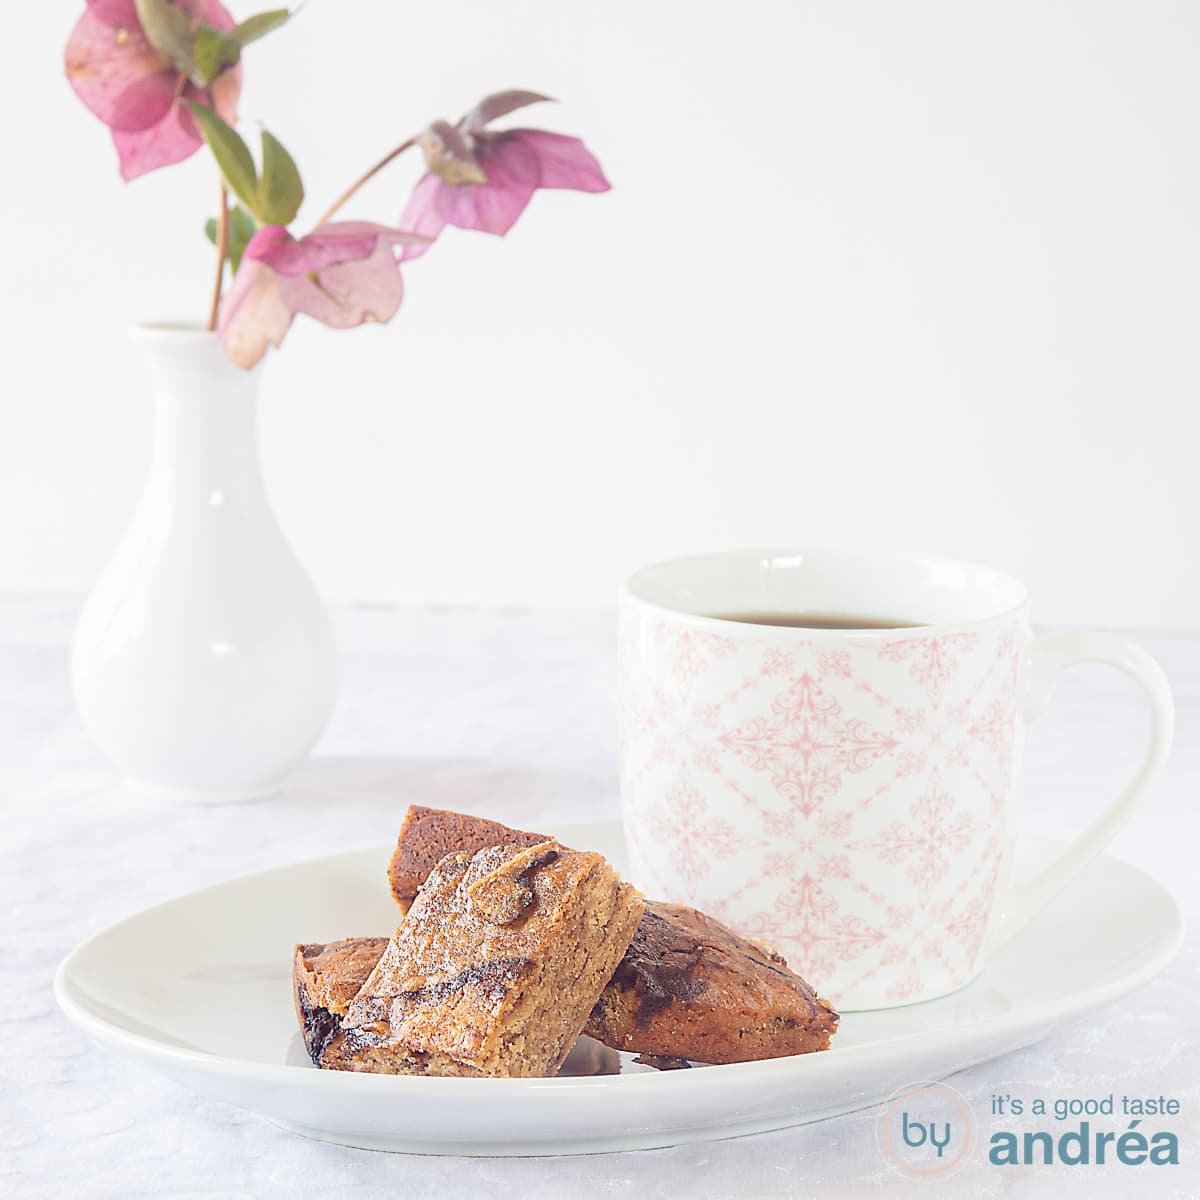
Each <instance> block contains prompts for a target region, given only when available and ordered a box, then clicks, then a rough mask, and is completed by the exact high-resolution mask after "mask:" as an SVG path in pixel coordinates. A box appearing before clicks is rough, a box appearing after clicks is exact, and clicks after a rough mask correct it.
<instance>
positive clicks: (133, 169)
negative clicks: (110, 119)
mask: <svg viewBox="0 0 1200 1200" xmlns="http://www.w3.org/2000/svg"><path fill="white" fill-rule="evenodd" d="M185 121H186V122H187V124H186V125H185V123H184V122H185ZM113 145H115V146H116V148H117V156H118V158H119V159H120V160H121V178H122V179H126V180H129V179H137V177H138V176H139V175H145V174H146V173H147V172H148V171H153V170H156V169H157V168H158V167H169V166H170V165H171V164H172V163H177V162H182V161H183V160H184V159H185V158H188V157H189V156H190V155H192V154H194V153H195V152H196V151H197V150H199V149H200V145H201V142H200V140H199V138H197V137H196V136H195V134H194V126H193V125H192V122H191V113H189V112H187V110H186V109H183V110H181V109H180V106H179V105H174V106H173V107H172V108H171V111H170V112H169V113H167V115H166V117H165V118H164V119H163V120H161V121H159V123H158V124H157V125H154V126H151V128H149V129H144V130H139V131H137V132H134V133H128V132H124V131H121V130H114V131H113Z"/></svg>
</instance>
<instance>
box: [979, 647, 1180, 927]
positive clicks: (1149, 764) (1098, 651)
mask: <svg viewBox="0 0 1200 1200" xmlns="http://www.w3.org/2000/svg"><path fill="white" fill-rule="evenodd" d="M1083 662H1099V663H1107V664H1108V665H1109V666H1110V667H1116V668H1117V669H1118V670H1120V671H1124V672H1125V674H1126V675H1128V676H1129V677H1130V678H1131V679H1133V680H1135V681H1136V682H1137V683H1140V684H1141V685H1142V688H1143V689H1144V691H1145V693H1146V696H1147V697H1148V699H1149V701H1150V739H1149V742H1148V744H1147V746H1146V754H1145V757H1144V758H1143V759H1142V765H1141V766H1140V767H1139V768H1138V771H1137V774H1135V775H1134V777H1133V779H1132V780H1131V781H1130V782H1129V784H1128V785H1127V786H1126V788H1125V790H1124V791H1123V792H1122V793H1121V794H1120V795H1119V796H1118V797H1117V799H1116V800H1115V801H1114V802H1113V803H1112V804H1111V805H1109V807H1108V808H1107V809H1105V810H1104V812H1103V813H1102V814H1101V815H1100V817H1099V819H1098V820H1096V821H1095V823H1094V824H1092V826H1091V827H1090V828H1089V829H1087V830H1086V831H1085V832H1084V833H1083V835H1082V836H1081V837H1079V838H1078V839H1077V840H1076V841H1074V842H1073V843H1072V844H1071V846H1070V847H1069V848H1068V849H1067V850H1066V851H1064V852H1063V854H1062V855H1060V856H1059V858H1058V859H1057V860H1056V861H1055V862H1053V863H1051V864H1050V866H1048V867H1046V868H1045V870H1043V871H1042V872H1041V873H1040V874H1038V875H1035V876H1034V877H1033V878H1032V879H1030V880H1028V881H1027V882H1024V883H1021V884H1018V885H1016V886H1015V887H1013V888H1012V889H1011V890H1010V892H1009V895H1008V898H1007V900H1006V902H1005V904H1004V906H1003V908H1002V910H1001V914H1000V920H999V922H998V925H997V928H996V934H995V940H994V941H993V949H995V948H997V947H999V946H1002V945H1003V944H1004V943H1005V942H1007V941H1008V940H1009V938H1011V937H1013V936H1014V934H1016V933H1018V932H1019V931H1020V930H1021V928H1022V927H1023V926H1024V925H1025V924H1026V923H1027V922H1028V921H1029V920H1030V918H1032V917H1033V916H1034V915H1035V914H1036V913H1037V912H1039V911H1040V910H1041V909H1042V908H1044V907H1045V906H1046V904H1048V903H1049V902H1050V900H1051V899H1052V898H1053V897H1054V895H1055V894H1056V893H1057V892H1058V891H1059V889H1060V888H1062V887H1063V885H1064V884H1066V883H1067V882H1068V880H1070V878H1071V877H1072V876H1073V875H1074V874H1075V873H1076V872H1077V871H1078V870H1079V869H1080V868H1081V867H1082V866H1083V865H1084V864H1085V863H1086V862H1087V861H1088V860H1089V859H1091V858H1094V857H1095V856H1096V855H1097V854H1099V853H1100V852H1101V851H1102V850H1103V849H1104V847H1105V846H1107V845H1108V843H1109V842H1110V841H1112V839H1113V837H1114V835H1115V834H1116V832H1117V830H1118V829H1120V828H1121V826H1122V825H1124V824H1125V822H1126V821H1127V820H1128V819H1129V816H1130V814H1131V813H1132V812H1133V810H1134V809H1135V808H1136V807H1137V806H1138V805H1139V804H1140V803H1141V802H1142V800H1143V798H1144V797H1145V795H1146V792H1147V791H1148V790H1149V787H1150V785H1151V783H1153V782H1154V779H1155V777H1156V776H1157V775H1158V773H1159V771H1161V770H1162V767H1163V763H1164V762H1165V761H1166V758H1167V751H1168V750H1169V749H1170V746H1171V734H1172V732H1173V731H1174V728H1175V704H1174V702H1173V701H1172V699H1171V688H1170V685H1169V684H1168V683H1167V677H1166V675H1165V674H1164V673H1163V669H1162V668H1161V667H1160V666H1159V665H1158V663H1156V662H1155V661H1154V659H1152V658H1151V657H1150V655H1149V654H1147V653H1146V652H1145V650H1143V649H1141V647H1139V646H1135V645H1133V644H1132V643H1131V642H1127V641H1125V640H1124V639H1123V638H1118V637H1113V636H1112V635H1111V634H1108V633H1070V634H1065V635H1062V636H1058V637H1039V638H1035V639H1034V642H1033V646H1032V650H1031V653H1030V660H1029V663H1028V664H1027V665H1028V668H1029V670H1028V673H1027V676H1026V678H1027V680H1028V683H1027V685H1026V687H1025V689H1024V693H1023V697H1022V705H1021V709H1022V712H1021V715H1022V716H1023V717H1024V719H1025V720H1026V721H1033V720H1036V719H1037V718H1038V717H1040V716H1041V715H1042V713H1044V712H1045V710H1046V705H1047V701H1048V700H1049V698H1050V691H1051V688H1052V686H1053V681H1054V676H1055V675H1056V674H1057V673H1058V672H1059V671H1061V670H1063V669H1064V668H1066V667H1070V666H1074V665H1075V664H1076V663H1083Z"/></svg>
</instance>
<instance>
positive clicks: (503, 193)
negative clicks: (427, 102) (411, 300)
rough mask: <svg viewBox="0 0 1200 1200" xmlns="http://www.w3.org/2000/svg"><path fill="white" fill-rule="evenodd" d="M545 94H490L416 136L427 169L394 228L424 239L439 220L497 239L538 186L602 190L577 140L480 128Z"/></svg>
mask: <svg viewBox="0 0 1200 1200" xmlns="http://www.w3.org/2000/svg"><path fill="white" fill-rule="evenodd" d="M546 99H548V97H546V96H540V95H538V94H537V93H536V92H519V91H511V92H497V93H496V94H495V95H492V96H488V97H487V98H486V99H484V100H481V101H480V102H479V104H477V105H476V106H475V108H473V109H472V110H471V111H470V112H469V113H467V115H466V116H465V117H463V118H462V119H461V120H460V121H459V122H458V124H457V125H451V124H449V122H446V121H435V122H434V123H433V124H432V125H431V126H430V127H429V128H428V129H427V130H426V131H425V133H424V134H423V135H422V136H421V139H420V144H421V148H422V149H423V150H424V151H425V161H426V165H427V166H428V168H429V172H428V174H426V175H424V176H423V177H422V178H421V180H420V181H419V182H418V183H417V186H416V187H415V188H414V189H413V194H412V196H411V197H410V198H409V201H408V207H407V208H406V209H405V210H404V216H403V217H402V218H401V220H400V223H401V225H403V226H404V228H405V229H412V230H413V231H414V232H416V233H422V234H424V235H425V236H426V237H427V238H429V239H431V240H432V239H433V238H436V237H437V236H438V234H439V233H441V231H442V230H443V229H444V228H445V227H446V226H447V225H457V226H458V227H459V228H460V229H478V230H482V231H483V232H484V233H494V234H497V235H499V236H501V237H503V235H504V234H506V233H507V232H508V231H509V230H510V229H511V228H512V226H513V223H514V222H515V221H516V219H517V218H518V217H519V216H520V215H521V213H523V212H524V211H525V207H526V205H527V204H528V203H529V201H530V200H531V199H533V193H534V192H536V191H537V190H538V188H570V189H571V190H573V191H577V192H606V191H608V189H609V187H610V186H611V185H610V184H609V182H608V180H607V179H605V178H604V172H603V171H602V170H601V168H600V164H599V163H598V162H597V161H596V159H595V158H594V157H593V156H592V154H591V152H590V151H589V150H588V149H587V147H586V146H584V144H583V142H581V141H580V140H579V139H578V138H573V137H566V136H564V135H563V134H561V133H547V132H546V131H545V130H542V129H504V130H489V129H487V128H486V126H487V125H488V124H489V123H490V122H491V121H494V120H496V119H497V118H499V117H502V116H505V115H506V114H507V113H510V112H513V111H515V110H516V109H518V108H524V107H525V106H526V105H527V104H534V103H537V102H538V101H540V100H546ZM426 249H427V246H426V245H424V244H422V245H418V246H411V247H409V248H408V249H407V250H406V251H405V253H404V257H405V258H416V257H418V256H419V255H421V254H424V253H425V250H426Z"/></svg>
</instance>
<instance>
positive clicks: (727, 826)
mask: <svg viewBox="0 0 1200 1200" xmlns="http://www.w3.org/2000/svg"><path fill="white" fill-rule="evenodd" d="M649 828H650V833H651V836H653V837H655V838H657V839H659V840H660V841H662V842H664V843H666V844H668V845H670V846H671V847H672V851H673V852H672V857H673V861H674V864H675V868H676V870H677V871H678V872H679V874H680V875H681V876H682V877H683V878H684V879H685V880H686V881H687V882H688V883H689V884H692V883H695V881H696V880H698V879H700V878H702V877H703V876H705V875H707V874H708V872H709V867H710V864H711V863H712V861H713V860H714V859H720V858H723V857H728V855H730V854H731V853H732V852H733V851H734V850H736V849H737V848H738V846H739V845H740V843H741V839H740V838H739V837H738V835H737V831H736V830H735V829H734V827H733V825H732V824H731V823H730V822H729V821H727V820H725V819H723V818H721V817H713V816H710V815H709V813H708V803H707V801H705V799H704V798H703V797H702V796H701V795H700V794H699V793H698V792H697V791H696V789H695V788H693V787H692V786H691V785H690V784H688V783H687V782H686V781H680V782H679V783H677V784H676V785H675V786H674V787H673V788H671V790H670V791H668V792H667V794H666V795H665V796H664V798H663V805H662V807H661V808H660V809H658V810H657V811H656V812H655V813H654V814H653V816H652V817H651V819H650V822H649Z"/></svg>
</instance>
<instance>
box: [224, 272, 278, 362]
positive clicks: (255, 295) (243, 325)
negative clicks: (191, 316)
mask: <svg viewBox="0 0 1200 1200" xmlns="http://www.w3.org/2000/svg"><path fill="white" fill-rule="evenodd" d="M280 284H281V280H280V277H279V276H278V275H277V274H276V273H275V272H274V271H272V270H271V268H270V267H266V266H264V265H263V264H262V263H259V262H246V261H245V260H244V259H243V261H242V265H241V266H240V267H239V268H238V273H237V275H236V276H235V277H234V280H233V284H232V286H231V287H230V289H229V291H228V292H226V293H225V296H224V298H223V299H222V300H221V319H220V322H219V324H218V329H219V330H220V332H221V338H222V340H223V341H224V343H225V350H226V352H227V353H228V355H229V357H230V358H231V359H233V361H234V362H235V363H237V365H238V366H239V367H245V368H246V369H247V370H248V369H249V368H250V367H253V366H254V365H255V364H256V363H257V362H258V361H259V359H261V358H262V356H263V355H264V354H266V352H267V347H268V346H274V347H276V349H278V347H279V346H280V344H281V343H282V342H283V339H284V336H285V335H286V334H287V331H288V330H289V329H290V328H291V325H292V315H293V310H292V308H291V307H290V306H289V305H288V304H287V302H286V301H285V300H284V297H283V294H282V291H281V288H280Z"/></svg>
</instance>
